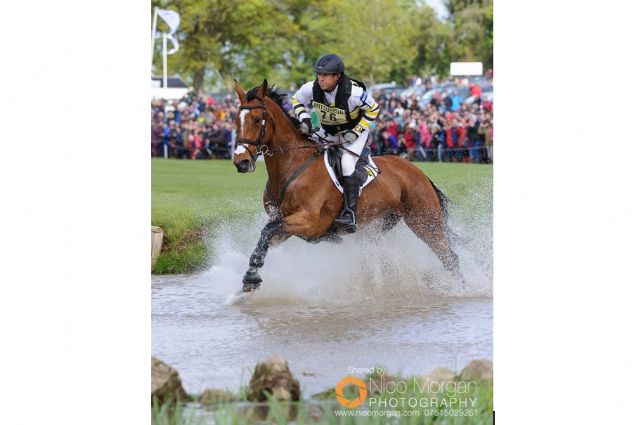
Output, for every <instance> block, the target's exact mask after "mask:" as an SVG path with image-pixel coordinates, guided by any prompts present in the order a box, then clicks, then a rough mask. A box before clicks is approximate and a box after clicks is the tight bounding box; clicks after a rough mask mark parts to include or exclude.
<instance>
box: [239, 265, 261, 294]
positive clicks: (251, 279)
mask: <svg viewBox="0 0 640 425" xmlns="http://www.w3.org/2000/svg"><path fill="white" fill-rule="evenodd" d="M261 283H262V278H261V277H260V275H259V274H258V270H257V269H255V268H254V267H250V268H249V270H247V273H245V275H244V278H243V279H242V292H251V291H255V290H256V289H258V288H259V287H260V284H261Z"/></svg>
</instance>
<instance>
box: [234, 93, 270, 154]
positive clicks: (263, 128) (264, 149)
mask: <svg viewBox="0 0 640 425" xmlns="http://www.w3.org/2000/svg"><path fill="white" fill-rule="evenodd" d="M256 99H258V100H259V101H260V105H245V106H243V105H240V108H239V110H241V111H242V110H244V109H246V110H249V109H262V122H261V124H260V136H259V137H258V140H251V139H245V138H244V137H240V138H238V139H236V146H238V145H240V146H244V148H245V149H247V152H249V155H251V159H253V161H254V162H255V161H256V160H257V157H258V156H260V155H268V156H271V155H273V152H271V151H270V150H269V146H267V145H265V144H264V136H265V134H267V104H266V103H264V99H262V98H261V97H256ZM247 145H253V146H255V147H256V148H257V156H254V155H253V153H251V150H249V147H248V146H247Z"/></svg>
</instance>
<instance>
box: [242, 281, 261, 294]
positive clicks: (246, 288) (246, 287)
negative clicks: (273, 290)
mask: <svg viewBox="0 0 640 425" xmlns="http://www.w3.org/2000/svg"><path fill="white" fill-rule="evenodd" d="M259 288H260V284H259V283H245V284H243V285H242V292H253V291H257V290H258V289H259Z"/></svg>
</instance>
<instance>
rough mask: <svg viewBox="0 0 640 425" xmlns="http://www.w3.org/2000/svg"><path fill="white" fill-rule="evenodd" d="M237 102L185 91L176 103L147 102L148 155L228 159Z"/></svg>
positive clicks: (172, 101)
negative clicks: (148, 117) (149, 131)
mask: <svg viewBox="0 0 640 425" xmlns="http://www.w3.org/2000/svg"><path fill="white" fill-rule="evenodd" d="M237 112H238V106H237V102H236V101H235V100H234V99H232V97H231V95H228V96H226V97H225V98H224V99H223V100H222V101H220V102H216V101H215V99H214V98H213V97H212V96H196V95H195V93H194V92H189V93H187V95H185V96H184V97H183V98H182V99H179V100H164V99H153V100H152V101H151V156H154V157H162V156H165V150H166V156H167V157H169V158H181V159H214V158H225V159H227V158H230V157H231V151H230V148H231V146H233V141H234V137H235V128H236V126H235V122H234V120H235V116H236V114H237Z"/></svg>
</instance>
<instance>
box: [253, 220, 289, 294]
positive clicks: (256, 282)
mask: <svg viewBox="0 0 640 425" xmlns="http://www.w3.org/2000/svg"><path fill="white" fill-rule="evenodd" d="M288 237H289V235H288V234H286V233H285V232H283V231H282V220H280V219H276V220H273V221H270V222H269V223H267V225H266V226H264V228H263V229H262V232H260V239H259V240H258V244H257V245H256V248H255V249H254V250H253V253H252V254H251V257H250V258H249V269H248V270H247V272H246V273H245V275H244V278H242V291H243V292H251V291H255V290H256V289H258V288H259V287H260V284H261V283H262V278H261V277H260V275H259V274H258V269H259V268H260V267H262V266H263V265H264V258H265V257H266V255H267V250H268V249H269V246H273V245H275V244H276V243H280V242H283V241H284V240H286V239H287V238H288Z"/></svg>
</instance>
